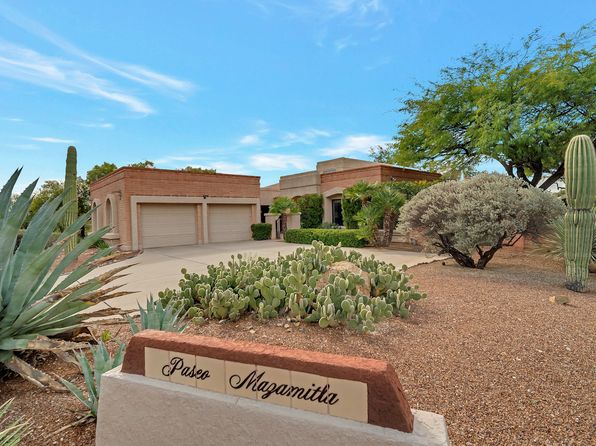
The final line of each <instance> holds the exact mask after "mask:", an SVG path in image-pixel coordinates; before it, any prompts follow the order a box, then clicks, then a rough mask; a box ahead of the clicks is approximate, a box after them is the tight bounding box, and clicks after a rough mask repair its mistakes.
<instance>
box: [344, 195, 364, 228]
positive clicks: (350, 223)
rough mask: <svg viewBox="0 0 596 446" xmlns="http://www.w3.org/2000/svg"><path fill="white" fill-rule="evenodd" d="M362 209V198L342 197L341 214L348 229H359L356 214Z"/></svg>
mask: <svg viewBox="0 0 596 446" xmlns="http://www.w3.org/2000/svg"><path fill="white" fill-rule="evenodd" d="M360 209H362V203H361V202H360V200H355V199H353V198H346V197H342V199H341V214H342V218H343V222H344V226H345V227H346V228H347V229H358V221H356V214H357V213H358V211H360Z"/></svg>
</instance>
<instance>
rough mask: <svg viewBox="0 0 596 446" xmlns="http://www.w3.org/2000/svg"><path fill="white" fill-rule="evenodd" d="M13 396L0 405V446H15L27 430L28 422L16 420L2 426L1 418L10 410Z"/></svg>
mask: <svg viewBox="0 0 596 446" xmlns="http://www.w3.org/2000/svg"><path fill="white" fill-rule="evenodd" d="M13 401H14V398H12V399H10V400H8V401H6V402H5V403H4V404H2V405H0V446H16V445H18V444H19V443H20V441H21V439H22V438H23V437H24V436H25V435H27V432H28V431H29V423H27V422H23V421H22V420H17V421H15V422H13V423H10V424H8V425H7V426H5V427H2V424H3V423H2V418H3V417H4V416H5V415H6V414H7V413H8V411H9V410H10V406H11V405H12V402H13Z"/></svg>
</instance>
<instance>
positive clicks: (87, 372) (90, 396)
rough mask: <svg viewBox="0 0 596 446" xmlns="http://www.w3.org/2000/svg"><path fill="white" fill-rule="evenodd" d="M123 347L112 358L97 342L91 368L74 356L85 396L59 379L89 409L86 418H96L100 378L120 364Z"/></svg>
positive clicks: (86, 360) (84, 358) (82, 354)
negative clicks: (80, 373)
mask: <svg viewBox="0 0 596 446" xmlns="http://www.w3.org/2000/svg"><path fill="white" fill-rule="evenodd" d="M125 347H126V346H125V345H124V344H121V343H118V350H116V353H114V355H113V356H112V355H111V354H110V352H109V351H108V349H107V348H106V345H105V344H104V343H103V342H102V341H99V344H97V345H96V346H93V347H91V354H92V356H93V366H91V364H90V363H89V360H88V359H87V356H86V355H85V354H84V353H83V352H79V353H77V354H76V358H77V361H78V362H79V366H80V368H81V370H82V371H83V377H84V378H85V388H86V391H87V392H86V395H85V393H84V392H83V391H82V390H81V389H79V388H78V387H77V386H75V385H74V384H73V383H71V382H70V381H67V380H65V379H62V378H60V382H61V383H62V384H63V385H64V387H66V388H67V389H68V390H69V391H70V393H72V394H73V395H74V396H75V398H76V399H78V400H79V401H80V402H81V403H83V404H84V405H85V407H87V409H89V414H88V415H87V417H86V418H96V417H97V407H98V404H99V396H100V392H101V376H102V375H103V374H104V373H105V372H107V371H109V370H112V369H113V368H115V367H118V366H119V365H120V364H122V360H123V359H124V348H125ZM0 445H1V443H0Z"/></svg>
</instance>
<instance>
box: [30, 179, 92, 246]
mask: <svg viewBox="0 0 596 446" xmlns="http://www.w3.org/2000/svg"><path fill="white" fill-rule="evenodd" d="M62 192H64V183H63V182H62V181H58V180H47V181H45V182H44V183H43V184H42V185H41V187H40V188H39V189H38V191H37V192H35V194H34V195H33V198H32V200H31V206H30V207H29V213H28V214H27V218H26V219H25V226H27V225H28V224H29V222H30V221H31V218H33V216H34V215H35V213H36V212H37V211H38V210H39V208H41V206H42V205H43V204H44V203H45V202H46V201H49V200H52V199H54V198H56V197H57V196H58V195H60V194H61V193H62ZM77 201H78V215H83V214H84V213H86V212H88V211H89V209H90V206H89V185H88V184H87V181H85V180H83V179H82V178H81V177H78V178H77ZM60 228H62V226H61V223H60ZM84 230H85V228H84V227H83V228H81V236H83V237H84V236H85V232H84Z"/></svg>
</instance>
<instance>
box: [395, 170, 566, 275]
mask: <svg viewBox="0 0 596 446" xmlns="http://www.w3.org/2000/svg"><path fill="white" fill-rule="evenodd" d="M564 212H565V206H564V204H563V202H562V201H561V200H560V199H558V198H556V197H555V196H554V195H553V194H551V193H550V192H545V191H542V190H540V189H537V188H529V187H525V185H524V182H523V181H522V180H519V179H514V178H510V177H508V176H505V175H499V174H481V175H477V176H475V177H472V178H469V179H466V180H464V181H446V182H442V183H438V184H435V185H433V186H430V187H429V188H427V189H424V190H422V191H421V192H419V193H418V194H417V195H416V196H414V198H412V199H411V200H410V201H409V202H408V203H406V204H405V205H404V206H403V207H402V209H401V214H400V221H401V224H402V225H403V228H404V230H406V231H408V232H410V233H411V234H412V235H413V236H414V237H420V238H421V239H422V240H421V241H423V242H424V243H425V244H426V245H427V247H429V248H432V249H434V250H435V251H438V252H439V253H440V254H449V255H451V256H452V257H453V258H454V259H455V261H456V262H457V263H458V264H460V265H461V266H465V267H468V268H479V269H483V268H484V267H485V266H486V265H487V263H488V262H489V261H490V260H491V259H492V258H493V256H494V255H495V253H496V252H497V251H498V250H499V249H501V248H502V247H503V246H508V245H511V244H513V243H515V242H516V241H517V239H518V238H519V237H520V236H521V235H523V234H528V235H537V234H540V233H541V232H543V231H544V230H545V228H546V226H547V224H548V223H549V222H550V221H552V220H553V219H555V218H557V217H560V216H561V215H563V213H564ZM473 253H476V254H477V256H478V260H477V261H476V260H475V259H474V255H473Z"/></svg>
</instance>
